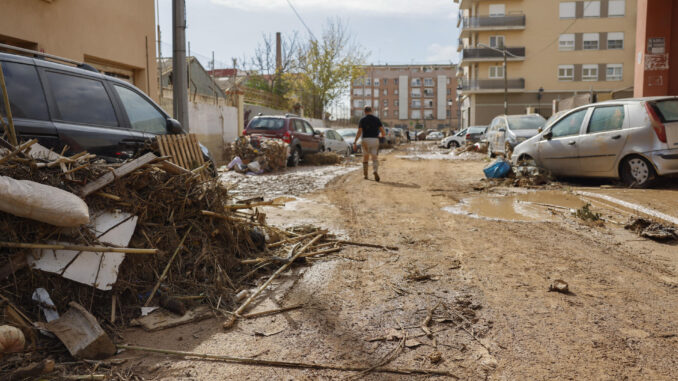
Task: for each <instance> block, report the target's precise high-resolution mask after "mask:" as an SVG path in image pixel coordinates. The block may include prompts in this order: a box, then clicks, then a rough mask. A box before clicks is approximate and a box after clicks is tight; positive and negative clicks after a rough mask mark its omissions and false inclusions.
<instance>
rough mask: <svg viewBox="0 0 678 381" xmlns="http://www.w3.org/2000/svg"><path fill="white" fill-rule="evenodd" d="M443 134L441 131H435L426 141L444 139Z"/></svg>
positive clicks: (427, 136)
mask: <svg viewBox="0 0 678 381" xmlns="http://www.w3.org/2000/svg"><path fill="white" fill-rule="evenodd" d="M443 137H444V136H443V133H442V132H440V131H433V132H431V133H430V134H428V135H426V140H439V139H442V138H443Z"/></svg>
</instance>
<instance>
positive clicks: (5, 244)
mask: <svg viewBox="0 0 678 381" xmlns="http://www.w3.org/2000/svg"><path fill="white" fill-rule="evenodd" d="M0 247H8V248H12V249H47V250H71V251H93V252H96V253H125V254H157V253H158V249H134V248H131V247H109V246H82V245H57V244H45V243H18V242H5V241H0Z"/></svg>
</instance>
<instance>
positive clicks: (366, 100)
mask: <svg viewBox="0 0 678 381" xmlns="http://www.w3.org/2000/svg"><path fill="white" fill-rule="evenodd" d="M365 107H372V100H370V99H365Z"/></svg>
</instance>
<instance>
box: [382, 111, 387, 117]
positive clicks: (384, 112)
mask: <svg viewBox="0 0 678 381" xmlns="http://www.w3.org/2000/svg"><path fill="white" fill-rule="evenodd" d="M381 116H383V117H384V118H388V110H384V111H383V112H382V113H381Z"/></svg>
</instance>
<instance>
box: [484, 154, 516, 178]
mask: <svg viewBox="0 0 678 381" xmlns="http://www.w3.org/2000/svg"><path fill="white" fill-rule="evenodd" d="M510 171H511V164H509V162H507V161H506V160H504V159H501V158H499V159H497V160H495V161H494V163H492V164H490V165H488V166H487V167H485V169H483V172H485V177H487V178H488V179H500V178H503V177H506V175H508V173H509V172H510Z"/></svg>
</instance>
